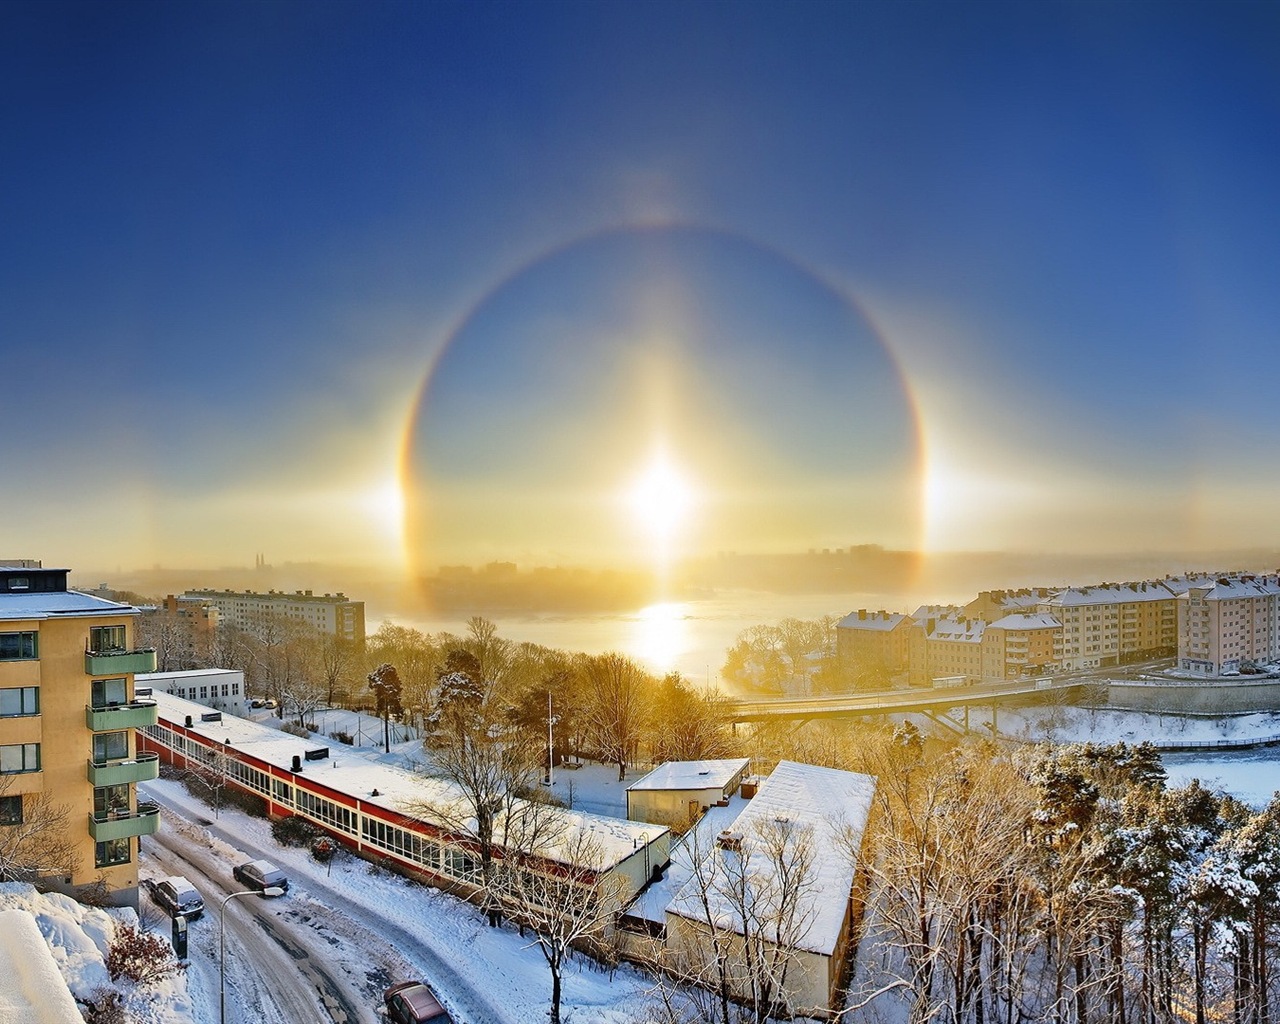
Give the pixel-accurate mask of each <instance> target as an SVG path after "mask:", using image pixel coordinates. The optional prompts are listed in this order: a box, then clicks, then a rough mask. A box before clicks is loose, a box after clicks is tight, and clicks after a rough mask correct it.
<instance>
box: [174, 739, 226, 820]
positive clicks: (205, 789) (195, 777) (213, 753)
mask: <svg viewBox="0 0 1280 1024" xmlns="http://www.w3.org/2000/svg"><path fill="white" fill-rule="evenodd" d="M183 781H184V782H186V784H187V788H188V789H192V790H195V791H196V792H197V794H198V795H200V796H201V797H202V798H203V799H205V800H207V801H208V802H209V803H210V804H212V805H213V816H214V817H215V818H217V817H219V816H220V815H221V813H222V803H223V800H224V798H225V797H226V791H227V784H228V783H229V782H230V781H231V756H230V755H229V754H228V753H227V751H226V748H225V747H218V748H212V747H205V746H198V747H196V748H195V749H194V750H193V751H192V752H191V754H190V755H188V757H187V767H186V770H185V772H184V773H183Z"/></svg>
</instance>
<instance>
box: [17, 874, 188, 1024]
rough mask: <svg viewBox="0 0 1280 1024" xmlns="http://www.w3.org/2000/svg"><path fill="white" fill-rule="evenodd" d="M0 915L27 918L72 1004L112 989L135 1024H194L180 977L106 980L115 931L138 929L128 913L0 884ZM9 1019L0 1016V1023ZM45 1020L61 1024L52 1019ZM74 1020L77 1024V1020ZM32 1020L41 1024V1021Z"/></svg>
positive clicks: (22, 884) (22, 885) (24, 885)
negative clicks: (138, 983) (12, 913)
mask: <svg viewBox="0 0 1280 1024" xmlns="http://www.w3.org/2000/svg"><path fill="white" fill-rule="evenodd" d="M0 910H6V911H13V910H17V911H25V912H26V913H27V914H29V915H31V917H32V918H33V919H34V921H35V923H36V927H37V928H39V930H40V935H41V936H43V938H44V940H45V942H46V943H48V946H49V951H50V953H52V954H53V961H54V963H55V964H56V965H57V969H58V972H59V973H60V974H61V976H62V980H63V982H65V984H66V987H67V988H69V989H70V990H71V994H72V995H73V996H75V997H76V998H77V999H79V1000H81V1001H88V1000H91V999H92V998H93V997H94V994H95V993H96V992H98V991H99V990H100V989H104V988H116V989H118V990H119V992H120V994H121V996H123V997H124V1003H125V1007H126V1009H127V1011H128V1012H129V1014H130V1020H131V1021H134V1022H135V1024H191V1022H192V1021H193V1020H194V1018H193V1016H192V1013H191V1002H190V999H189V998H188V993H187V979H186V975H185V974H182V973H178V974H176V975H174V976H171V977H169V978H167V979H165V980H163V981H160V982H158V983H156V984H153V985H149V986H134V985H133V984H132V983H131V982H128V981H123V980H122V981H119V982H116V983H113V982H112V981H111V979H110V978H109V977H108V975H107V968H106V964H105V958H106V953H107V950H108V949H110V947H111V943H112V941H113V939H114V938H115V934H116V930H117V929H118V928H121V927H124V926H132V927H135V928H136V927H137V926H138V916H137V914H135V913H134V912H133V911H132V910H131V909H129V908H127V907H126V908H116V907H110V908H98V907H86V906H84V905H82V904H80V903H77V902H76V901H75V900H73V899H72V898H71V897H70V896H64V895H62V894H60V893H44V894H40V893H38V892H36V890H35V888H34V887H33V886H31V885H28V884H27V883H25V882H5V883H2V884H0ZM9 1019H10V1018H9V1017H6V1016H4V1015H3V1013H0V1020H4V1021H8V1020H9ZM13 1019H14V1020H21V1019H22V1018H17V1017H15V1018H13ZM47 1019H48V1020H49V1021H51V1022H52V1021H58V1020H61V1018H60V1017H54V1016H50V1017H49V1018H47ZM74 1019H77V1020H78V1019H80V1018H79V1014H77V1015H76V1018H74ZM33 1020H35V1021H40V1022H43V1021H44V1020H45V1018H43V1017H36V1018H33Z"/></svg>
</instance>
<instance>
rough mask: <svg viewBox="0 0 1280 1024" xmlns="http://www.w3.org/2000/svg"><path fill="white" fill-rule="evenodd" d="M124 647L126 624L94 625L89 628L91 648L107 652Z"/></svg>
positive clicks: (121, 649)
mask: <svg viewBox="0 0 1280 1024" xmlns="http://www.w3.org/2000/svg"><path fill="white" fill-rule="evenodd" d="M124 649H125V647H124V626H94V627H92V628H91V629H90V630H89V650H91V651H97V652H98V653H99V654H105V653H107V652H110V651H123V650H124Z"/></svg>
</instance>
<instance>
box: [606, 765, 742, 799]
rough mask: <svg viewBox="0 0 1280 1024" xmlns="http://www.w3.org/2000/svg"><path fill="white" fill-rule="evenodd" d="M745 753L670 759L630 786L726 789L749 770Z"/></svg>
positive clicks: (643, 787)
mask: <svg viewBox="0 0 1280 1024" xmlns="http://www.w3.org/2000/svg"><path fill="white" fill-rule="evenodd" d="M750 763H751V761H750V759H749V758H746V757H730V758H724V759H721V760H711V761H668V762H667V763H666V764H661V765H659V766H658V767H657V768H655V769H654V770H653V771H651V772H650V773H649V774H648V775H646V776H644V778H642V779H637V780H636V781H635V782H633V783H632V784H631V785H630V786H628V787H627V790H628V792H630V791H631V790H635V789H656V790H664V789H724V787H725V786H727V785H729V784H730V783H731V782H733V780H734V779H735V778H736V777H737V776H739V775H741V774H742V773H743V772H745V771H746V770H747V765H748V764H750Z"/></svg>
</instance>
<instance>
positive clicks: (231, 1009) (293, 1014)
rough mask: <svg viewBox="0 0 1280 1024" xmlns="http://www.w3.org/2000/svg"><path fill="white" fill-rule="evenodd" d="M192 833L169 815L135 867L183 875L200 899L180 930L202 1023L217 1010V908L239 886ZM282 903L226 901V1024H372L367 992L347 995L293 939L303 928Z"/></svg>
mask: <svg viewBox="0 0 1280 1024" xmlns="http://www.w3.org/2000/svg"><path fill="white" fill-rule="evenodd" d="M184 826H185V827H184ZM193 835H198V831H197V830H194V829H192V828H191V827H190V825H189V824H188V823H186V822H184V821H181V820H179V819H177V815H176V813H175V812H170V814H169V815H168V817H167V818H166V828H165V829H163V830H162V831H161V832H159V833H157V835H156V836H155V838H154V839H152V840H149V841H148V842H147V844H146V849H145V853H144V857H143V866H144V869H145V868H148V867H149V868H150V869H151V874H153V875H154V876H155V877H161V876H163V875H169V874H180V875H185V876H186V877H187V878H188V879H190V880H191V881H192V882H193V883H194V884H195V886H196V888H198V889H199V890H200V892H201V894H202V895H203V896H204V898H205V901H206V910H205V914H204V916H203V917H202V918H200V919H199V920H197V921H193V922H191V924H190V925H189V926H188V931H187V940H188V943H187V944H188V954H189V957H190V961H191V968H190V972H191V974H192V975H194V977H190V978H189V979H188V985H189V990H190V992H191V996H192V1002H193V1003H194V1004H196V1006H197V1007H199V1008H200V1009H201V1011H202V1013H201V1017H202V1019H205V1020H210V1021H213V1020H216V1019H218V1013H219V981H220V978H219V960H220V946H219V928H218V920H219V913H218V908H219V906H220V905H221V904H222V902H223V900H224V899H225V898H226V897H227V896H229V894H230V893H232V892H237V891H240V889H241V886H239V885H238V884H235V883H234V881H233V880H232V878H231V872H230V865H229V864H228V863H227V862H226V861H225V860H223V859H221V858H219V857H218V856H217V855H216V853H214V852H213V851H212V850H210V849H209V848H208V847H207V845H205V846H202V845H199V844H198V843H193V842H192V841H191V838H192V836H193ZM145 898H146V897H145V896H144V899H145ZM289 902H290V898H289V897H288V896H286V897H284V898H283V899H279V900H264V899H261V898H259V897H256V896H242V897H239V898H237V899H234V900H230V901H228V902H227V903H226V906H225V922H226V945H227V953H226V974H227V977H226V988H227V1020H228V1022H230V1024H259V1022H264V1024H275V1022H277V1021H278V1022H280V1024H290V1022H292V1021H310V1020H314V1021H332V1022H333V1024H348V1022H350V1024H354V1022H356V1021H361V1022H370V1024H371V1022H374V1021H376V1020H377V1016H376V1014H375V1013H374V1012H373V1011H372V1010H368V1009H366V1007H367V1006H369V1005H376V1004H371V1001H370V999H369V998H368V995H367V993H365V992H361V991H359V990H356V991H354V992H353V991H352V990H351V986H350V985H349V984H348V981H347V979H346V978H344V977H342V976H341V975H336V974H334V973H331V972H330V971H329V970H328V969H327V967H325V966H323V958H317V957H315V956H313V955H312V953H311V951H309V950H308V949H307V943H306V942H305V941H303V937H300V936H299V935H298V934H297V933H298V932H300V931H301V932H305V931H306V928H305V923H303V924H301V925H300V924H299V923H298V918H299V916H300V915H299V911H298V910H297V909H296V907H291V906H290V905H289ZM318 952H322V951H318Z"/></svg>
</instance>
